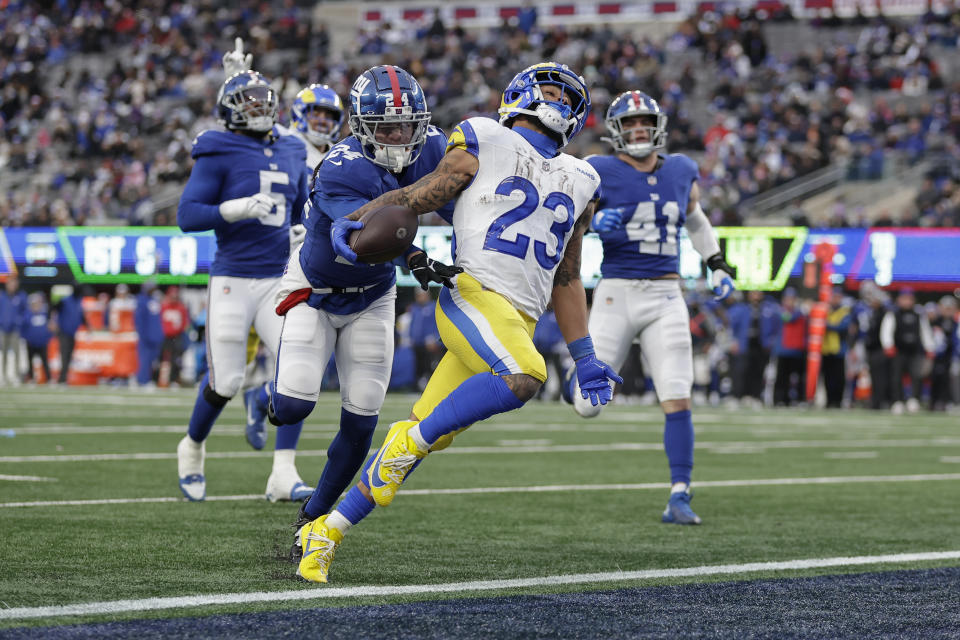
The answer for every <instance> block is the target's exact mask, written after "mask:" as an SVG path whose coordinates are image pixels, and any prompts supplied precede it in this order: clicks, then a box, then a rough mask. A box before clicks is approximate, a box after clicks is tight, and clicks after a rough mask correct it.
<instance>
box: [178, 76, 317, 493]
mask: <svg viewBox="0 0 960 640" xmlns="http://www.w3.org/2000/svg"><path fill="white" fill-rule="evenodd" d="M277 108H278V100H277V95H276V93H275V92H274V91H273V89H271V88H270V85H269V83H268V82H267V80H266V79H265V78H264V77H263V76H262V75H260V74H259V73H257V72H255V71H244V72H240V73H237V74H235V75H233V76H231V77H230V78H228V79H227V80H226V81H225V82H224V83H223V85H222V86H221V87H220V92H219V94H218V96H217V106H216V110H217V116H218V118H219V120H220V122H221V123H222V125H223V126H224V129H225V130H223V131H218V130H208V131H204V132H202V133H201V134H200V135H198V136H197V138H196V139H195V140H194V141H193V151H192V155H193V157H194V159H195V161H196V162H195V164H194V167H193V170H192V171H191V173H190V178H189V180H188V181H187V185H186V187H185V188H184V191H183V195H182V196H181V198H180V204H179V206H178V209H177V223H178V224H179V225H180V228H181V229H182V230H184V231H204V230H208V229H213V230H214V232H215V233H216V237H217V253H216V256H215V257H214V261H213V265H212V267H211V272H210V284H209V289H208V290H209V294H208V296H209V298H208V309H207V314H208V316H207V317H208V320H207V362H208V365H209V370H208V372H207V374H206V375H205V376H204V378H203V380H202V381H201V383H200V393H199V394H198V396H197V400H196V403H195V404H194V409H193V413H192V415H191V417H190V423H189V427H188V431H187V435H186V436H184V438H183V439H182V440H181V441H180V444H179V445H178V446H177V466H178V476H179V481H180V489H181V491H182V492H183V494H184V495H185V496H186V497H187V499H189V500H195V501H196V500H203V499H204V498H205V496H206V477H205V475H204V456H205V440H206V438H207V436H208V435H209V433H210V430H211V428H212V427H213V423H214V421H215V420H216V418H217V416H218V415H219V414H220V412H221V410H222V409H223V407H224V405H225V404H226V403H227V402H228V401H229V400H230V398H232V397H233V396H234V395H235V394H236V393H237V392H238V391H239V390H240V385H241V383H242V381H243V376H244V369H245V365H246V360H247V349H246V347H247V336H248V334H249V331H250V327H251V326H253V327H254V328H255V329H256V332H257V334H258V335H259V336H260V337H261V338H262V339H263V341H264V343H265V344H266V345H267V347H268V349H270V350H271V351H272V352H273V353H276V351H277V348H278V346H279V342H280V328H281V324H282V320H281V319H280V318H278V317H277V315H276V313H275V312H274V300H275V298H276V295H277V291H278V290H279V287H280V276H281V275H282V274H283V269H284V266H285V265H286V262H287V257H288V256H289V252H290V239H289V227H290V224H291V222H294V223H296V222H298V221H299V218H300V214H301V211H302V209H303V205H304V203H305V202H306V199H307V185H308V182H309V170H308V168H307V166H306V149H305V148H304V146H303V143H301V142H300V141H299V140H297V139H296V138H294V137H293V136H278V135H277V132H276V129H275V127H274V125H275V124H276V118H277ZM301 427H302V423H294V424H290V425H287V426H285V427H283V428H282V429H280V430H278V432H277V443H276V451H275V452H274V463H273V471H272V473H271V474H270V477H269V479H268V480H267V490H266V496H267V498H268V499H269V500H271V501H276V500H302V499H304V498H306V496H308V495H309V494H310V491H311V489H310V487H307V486H306V485H305V484H304V483H303V481H302V480H301V479H300V476H299V474H298V473H297V470H296V466H295V465H294V457H295V453H296V445H297V440H298V439H299V437H300V429H301Z"/></svg>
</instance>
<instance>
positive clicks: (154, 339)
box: [134, 281, 163, 387]
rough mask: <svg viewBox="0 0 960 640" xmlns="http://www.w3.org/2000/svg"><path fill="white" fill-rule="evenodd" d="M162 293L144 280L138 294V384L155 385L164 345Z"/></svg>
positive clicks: (135, 320) (136, 318) (135, 323)
mask: <svg viewBox="0 0 960 640" xmlns="http://www.w3.org/2000/svg"><path fill="white" fill-rule="evenodd" d="M162 297H163V296H162V295H161V293H160V292H159V291H158V290H157V287H156V285H155V284H154V283H152V282H149V281H148V282H144V283H143V285H142V286H141V287H140V293H139V295H137V306H136V315H135V318H134V326H135V327H136V332H137V384H138V385H140V386H141V387H152V386H153V385H154V371H155V370H156V368H157V360H158V358H159V357H160V349H161V347H162V345H163V323H162V321H161V319H160V315H161V306H162Z"/></svg>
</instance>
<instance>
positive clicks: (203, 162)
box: [177, 130, 310, 278]
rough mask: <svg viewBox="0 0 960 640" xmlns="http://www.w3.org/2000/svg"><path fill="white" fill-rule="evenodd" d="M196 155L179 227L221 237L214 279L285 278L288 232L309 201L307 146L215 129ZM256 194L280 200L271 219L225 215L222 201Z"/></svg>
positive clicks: (200, 139) (200, 140) (198, 142)
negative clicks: (230, 220)
mask: <svg viewBox="0 0 960 640" xmlns="http://www.w3.org/2000/svg"><path fill="white" fill-rule="evenodd" d="M192 154H193V157H194V158H195V159H196V163H195V164H194V165H193V170H192V171H191V172H190V179H189V180H188V181H187V185H186V187H184V190H183V195H182V196H180V204H179V206H178V207H177V224H179V225H180V228H181V229H183V230H184V231H205V230H207V229H213V230H214V232H215V233H216V236H217V253H216V256H215V257H214V259H213V265H212V267H211V269H210V275H214V276H235V277H240V278H279V277H280V276H281V275H283V269H284V267H286V265H287V259H288V258H289V255H290V238H289V235H288V229H289V227H290V225H291V224H296V223H299V221H300V214H301V212H302V210H303V204H304V203H305V202H306V199H307V183H308V181H309V176H310V170H309V169H308V168H307V166H306V158H307V150H306V147H304V145H303V142H301V141H300V140H298V139H297V138H295V137H294V136H280V137H277V138H270V139H266V140H258V139H254V138H251V137H249V136H246V135H243V134H239V133H231V132H229V131H214V130H210V131H204V132H203V133H201V134H200V135H198V136H197V137H196V139H195V140H194V141H193V151H192ZM255 193H263V194H266V195H268V196H270V197H271V198H273V199H274V201H275V202H276V206H275V207H274V209H273V211H272V212H271V214H270V215H269V216H267V217H266V218H265V219H262V220H260V219H249V220H239V221H237V222H233V223H228V222H227V221H226V220H224V219H223V217H222V216H221V215H220V203H221V202H224V201H226V200H233V199H235V198H244V197H247V196H252V195H253V194H255ZM291 219H292V220H293V222H292V223H291Z"/></svg>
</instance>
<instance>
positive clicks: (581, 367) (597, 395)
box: [567, 336, 623, 406]
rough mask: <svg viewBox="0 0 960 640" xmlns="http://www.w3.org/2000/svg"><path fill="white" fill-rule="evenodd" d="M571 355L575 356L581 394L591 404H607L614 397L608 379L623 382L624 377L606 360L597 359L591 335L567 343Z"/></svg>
mask: <svg viewBox="0 0 960 640" xmlns="http://www.w3.org/2000/svg"><path fill="white" fill-rule="evenodd" d="M567 348H568V349H569V350H570V355H571V356H573V359H574V365H575V366H576V368H577V382H578V383H579V384H580V395H581V396H582V397H583V398H584V399H587V398H590V404H592V405H593V406H597V403H600V404H607V403H608V402H610V398H612V397H613V389H612V388H611V387H610V383H609V382H607V380H608V379H610V380H613V381H614V382H619V383H622V382H623V378H621V377H620V376H618V375H617V372H616V371H614V370H613V369H612V368H610V365H608V364H607V363H606V362H602V361H600V360H597V356H596V354H594V352H593V340H591V339H590V336H586V337H583V338H580V339H579V340H574V341H573V342H571V343H570V344H568V345H567Z"/></svg>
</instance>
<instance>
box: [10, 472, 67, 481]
mask: <svg viewBox="0 0 960 640" xmlns="http://www.w3.org/2000/svg"><path fill="white" fill-rule="evenodd" d="M0 480H9V481H11V482H59V481H58V480H57V479H56V478H46V477H43V476H6V475H2V474H0Z"/></svg>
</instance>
